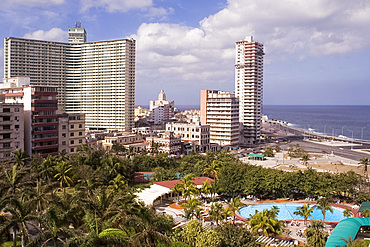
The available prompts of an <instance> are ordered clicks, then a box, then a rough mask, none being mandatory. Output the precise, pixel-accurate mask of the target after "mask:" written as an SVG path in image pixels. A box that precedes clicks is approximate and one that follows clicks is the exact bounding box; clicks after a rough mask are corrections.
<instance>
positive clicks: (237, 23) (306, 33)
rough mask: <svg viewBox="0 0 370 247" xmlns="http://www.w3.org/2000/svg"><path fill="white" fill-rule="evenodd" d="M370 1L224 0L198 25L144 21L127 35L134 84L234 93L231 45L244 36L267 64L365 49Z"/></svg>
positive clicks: (369, 18)
mask: <svg viewBox="0 0 370 247" xmlns="http://www.w3.org/2000/svg"><path fill="white" fill-rule="evenodd" d="M369 3H370V2H369V1H361V3H360V2H353V3H351V4H348V2H346V1H331V0H310V1H301V0H280V1H275V0H258V1H251V0H229V1H228V5H227V7H225V8H224V9H222V10H221V11H219V12H218V13H216V14H214V15H211V16H208V17H207V18H204V19H203V20H202V21H201V22H200V23H199V26H198V27H189V26H184V25H176V24H166V23H150V24H145V23H144V24H142V25H141V26H140V27H139V29H138V31H137V34H135V35H133V36H132V37H133V38H135V39H136V40H137V41H138V42H137V54H138V59H137V61H138V66H137V67H138V81H140V80H141V81H151V80H152V79H153V78H158V79H160V80H162V81H163V83H166V81H167V83H168V84H169V85H170V84H171V83H172V82H171V81H172V80H171V79H169V78H177V81H176V83H180V84H181V83H182V84H186V83H192V82H194V84H192V85H194V88H192V87H189V88H188V89H189V90H194V91H195V90H197V89H198V88H199V87H203V88H204V87H206V88H207V87H208V86H209V84H210V82H211V81H217V82H219V83H220V84H223V83H225V84H224V85H228V87H229V89H231V90H233V80H234V69H233V65H234V49H235V48H234V47H235V42H236V41H238V40H242V39H243V38H245V36H247V35H253V36H254V38H255V39H256V40H258V41H260V42H263V43H264V45H265V53H266V56H265V61H266V63H270V62H273V61H278V60H281V59H286V58H288V57H295V59H297V60H302V59H307V57H310V56H325V55H331V54H344V53H348V52H351V51H354V50H358V49H361V48H364V47H366V46H368V40H369V39H370V33H369V32H368V27H369V26H370V17H369V16H370V4H369ZM158 68H159V69H158ZM177 85H178V84H177ZM207 85H208V86H207ZM208 88H209V87H208ZM221 89H222V87H221Z"/></svg>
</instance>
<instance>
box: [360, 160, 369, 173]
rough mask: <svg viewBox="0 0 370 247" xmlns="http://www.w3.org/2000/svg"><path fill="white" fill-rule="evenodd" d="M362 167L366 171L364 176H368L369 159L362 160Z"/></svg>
mask: <svg viewBox="0 0 370 247" xmlns="http://www.w3.org/2000/svg"><path fill="white" fill-rule="evenodd" d="M359 164H361V165H363V167H364V169H363V171H364V175H365V176H366V175H367V166H368V165H369V159H368V158H366V157H363V158H362V159H360V163H359Z"/></svg>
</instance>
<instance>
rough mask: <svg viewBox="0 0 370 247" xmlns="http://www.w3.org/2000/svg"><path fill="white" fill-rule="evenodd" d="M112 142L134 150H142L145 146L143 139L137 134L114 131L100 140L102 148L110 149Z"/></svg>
mask: <svg viewBox="0 0 370 247" xmlns="http://www.w3.org/2000/svg"><path fill="white" fill-rule="evenodd" d="M114 143H118V144H120V145H122V146H124V147H125V148H127V149H129V148H130V147H132V148H133V149H134V150H133V151H135V152H138V153H139V152H142V151H143V150H144V149H145V148H146V144H145V143H144V139H143V137H142V136H141V135H139V134H131V133H125V132H123V133H115V135H114V136H106V137H105V138H104V140H103V141H102V146H103V148H104V149H108V150H109V149H111V148H112V146H113V145H114Z"/></svg>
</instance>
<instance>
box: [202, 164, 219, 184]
mask: <svg viewBox="0 0 370 247" xmlns="http://www.w3.org/2000/svg"><path fill="white" fill-rule="evenodd" d="M219 170H220V167H219V165H218V161H217V160H213V161H212V164H210V165H209V166H208V167H207V168H206V169H204V171H203V173H204V174H208V175H209V176H211V177H213V178H214V179H215V181H216V182H217V181H218V171H219Z"/></svg>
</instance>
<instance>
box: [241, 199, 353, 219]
mask: <svg viewBox="0 0 370 247" xmlns="http://www.w3.org/2000/svg"><path fill="white" fill-rule="evenodd" d="M273 206H276V207H278V208H279V213H278V215H277V219H278V220H291V219H302V220H303V219H304V218H303V217H302V216H300V215H295V214H294V212H295V211H297V207H302V206H303V204H299V203H297V204H280V203H277V204H258V205H249V206H245V207H242V208H240V209H239V214H240V215H241V216H242V217H244V218H250V217H251V216H252V215H254V213H255V211H256V210H257V211H258V212H261V211H262V210H264V209H271V208H272V207H273ZM313 206H314V205H312V204H310V207H313ZM332 208H333V213H331V212H330V211H329V210H327V211H326V214H325V221H341V220H343V219H346V218H347V217H344V216H343V211H344V209H341V208H337V207H332ZM311 215H312V217H309V218H308V219H315V220H322V218H323V216H322V213H321V210H320V209H316V208H315V209H314V211H313V212H312V213H311Z"/></svg>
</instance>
